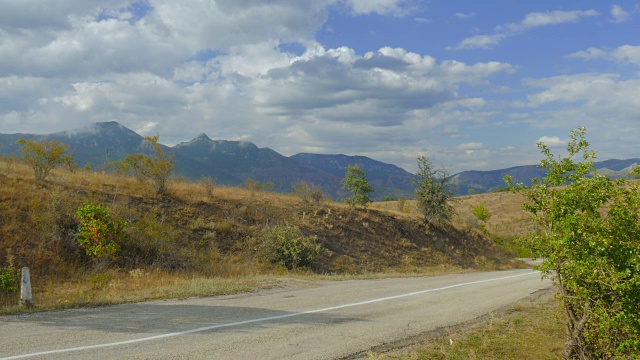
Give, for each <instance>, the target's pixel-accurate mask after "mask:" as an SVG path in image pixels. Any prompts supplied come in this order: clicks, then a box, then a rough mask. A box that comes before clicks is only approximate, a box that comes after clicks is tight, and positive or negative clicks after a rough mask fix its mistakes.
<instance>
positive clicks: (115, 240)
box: [77, 202, 125, 259]
mask: <svg viewBox="0 0 640 360" xmlns="http://www.w3.org/2000/svg"><path fill="white" fill-rule="evenodd" d="M77 214H78V218H79V219H80V229H79V231H78V235H77V238H78V243H79V244H80V247H82V248H83V249H84V250H85V252H86V254H87V255H89V256H93V257H96V258H110V259H115V258H116V254H117V252H118V251H119V250H120V244H119V243H120V242H122V241H123V240H124V235H123V230H124V226H125V222H124V221H123V220H120V219H112V218H111V215H110V214H109V212H108V211H107V209H105V208H104V207H102V206H100V205H93V204H91V203H89V202H85V204H84V206H82V207H80V208H79V209H78V212H77Z"/></svg>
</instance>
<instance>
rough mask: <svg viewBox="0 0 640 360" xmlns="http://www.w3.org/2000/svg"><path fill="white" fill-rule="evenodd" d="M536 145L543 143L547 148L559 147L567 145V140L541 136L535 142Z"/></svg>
mask: <svg viewBox="0 0 640 360" xmlns="http://www.w3.org/2000/svg"><path fill="white" fill-rule="evenodd" d="M537 143H544V144H545V145H547V146H549V147H560V146H565V145H567V140H565V139H561V138H559V137H557V136H543V137H541V138H540V139H538V141H536V144H537Z"/></svg>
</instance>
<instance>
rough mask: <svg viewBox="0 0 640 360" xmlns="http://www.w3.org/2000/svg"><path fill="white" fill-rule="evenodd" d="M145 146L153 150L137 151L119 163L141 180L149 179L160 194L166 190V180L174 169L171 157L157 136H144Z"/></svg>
mask: <svg viewBox="0 0 640 360" xmlns="http://www.w3.org/2000/svg"><path fill="white" fill-rule="evenodd" d="M144 141H145V146H147V147H149V148H151V149H152V150H153V154H152V155H147V154H143V153H138V154H134V155H129V156H127V157H126V158H124V159H123V161H122V163H121V164H120V165H121V167H124V169H126V170H130V171H133V174H134V176H135V177H136V178H138V179H140V180H141V181H145V180H151V182H152V183H153V184H154V186H155V190H156V193H157V194H159V195H161V194H164V193H165V192H166V191H167V181H168V180H169V176H170V175H171V173H173V170H174V169H175V164H174V162H173V157H172V156H171V155H170V154H166V153H165V152H164V151H163V150H162V147H161V145H160V144H159V143H158V136H152V137H145V138H144Z"/></svg>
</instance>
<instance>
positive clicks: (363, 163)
mask: <svg viewBox="0 0 640 360" xmlns="http://www.w3.org/2000/svg"><path fill="white" fill-rule="evenodd" d="M291 159H293V160H294V161H296V162H298V163H300V164H302V165H305V166H309V167H313V168H317V169H320V170H323V171H326V172H327V173H330V174H332V175H334V176H336V177H338V178H339V179H342V178H344V175H345V172H346V170H347V166H349V165H358V166H359V167H360V168H361V169H362V170H363V171H364V172H365V173H366V174H367V181H369V183H370V184H371V185H372V186H373V188H374V189H375V193H374V197H375V198H377V199H381V198H383V197H384V196H393V197H395V198H413V192H414V189H415V187H414V185H413V183H412V181H411V179H412V178H415V175H413V174H411V173H409V172H407V171H405V170H404V169H401V168H399V167H397V166H395V165H392V164H386V163H383V162H380V161H376V160H373V159H371V158H368V157H366V156H347V155H341V154H340V155H322V154H309V153H300V154H296V155H293V156H291ZM341 195H343V196H347V195H348V194H347V193H346V192H342V193H341Z"/></svg>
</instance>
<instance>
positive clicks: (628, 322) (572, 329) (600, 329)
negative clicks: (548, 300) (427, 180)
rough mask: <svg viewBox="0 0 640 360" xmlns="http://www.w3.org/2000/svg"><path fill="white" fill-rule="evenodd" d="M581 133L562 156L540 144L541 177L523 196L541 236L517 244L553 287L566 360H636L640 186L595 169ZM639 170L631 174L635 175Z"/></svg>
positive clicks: (639, 341) (639, 326)
mask: <svg viewBox="0 0 640 360" xmlns="http://www.w3.org/2000/svg"><path fill="white" fill-rule="evenodd" d="M585 136H586V130H585V129H584V128H579V129H577V130H574V131H572V132H571V139H570V141H569V143H568V145H567V153H566V155H564V156H558V157H555V156H554V155H553V154H552V153H551V151H550V149H549V148H548V147H547V146H546V145H545V144H544V143H538V147H539V148H540V150H541V152H542V154H543V156H544V159H543V160H542V161H541V163H540V166H541V167H542V168H543V169H545V170H546V171H547V175H546V177H544V178H543V179H534V181H533V185H532V186H531V187H530V188H524V187H523V186H522V185H514V184H512V183H511V179H510V178H508V177H507V178H506V180H507V182H508V183H509V184H510V186H511V187H512V188H513V189H515V190H516V191H518V192H520V193H522V194H524V195H525V196H526V198H527V202H526V203H525V204H524V209H525V210H526V211H527V212H529V213H530V214H531V216H532V218H533V220H534V221H535V222H536V223H537V224H538V225H539V227H540V230H539V231H538V232H536V233H532V234H529V235H528V236H527V237H525V238H524V239H522V240H523V241H524V242H525V243H526V244H528V245H529V246H530V247H531V249H532V251H533V253H534V254H535V255H536V256H537V257H541V258H542V259H543V262H542V264H541V265H540V266H539V269H540V270H541V271H542V273H543V274H544V276H546V277H549V278H551V279H552V280H553V282H554V283H555V284H556V285H557V286H558V289H559V296H560V299H561V301H562V305H563V308H564V312H565V314H566V316H565V321H566V326H567V340H566V346H565V349H564V352H563V357H564V358H566V359H613V358H615V359H638V358H640V357H639V355H638V354H640V312H639V311H638V304H640V242H639V239H640V188H639V185H638V183H629V182H628V181H625V180H623V179H620V180H616V181H613V180H610V179H609V178H608V177H606V176H604V175H601V174H599V173H598V172H597V171H596V169H595V165H594V162H595V156H596V152H595V151H592V150H589V143H588V142H587V141H586V139H585ZM637 172H638V169H636V173H637Z"/></svg>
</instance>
